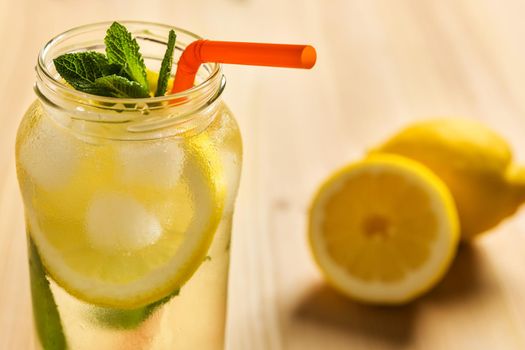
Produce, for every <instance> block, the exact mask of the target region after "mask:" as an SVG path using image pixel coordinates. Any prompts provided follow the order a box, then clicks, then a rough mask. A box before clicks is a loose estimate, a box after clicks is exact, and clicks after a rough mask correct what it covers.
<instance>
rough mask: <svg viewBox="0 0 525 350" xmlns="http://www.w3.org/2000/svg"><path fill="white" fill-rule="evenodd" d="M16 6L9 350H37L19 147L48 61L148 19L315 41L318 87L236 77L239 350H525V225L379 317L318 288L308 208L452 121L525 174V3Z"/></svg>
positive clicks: (4, 330) (4, 159)
mask: <svg viewBox="0 0 525 350" xmlns="http://www.w3.org/2000/svg"><path fill="white" fill-rule="evenodd" d="M36 4H37V2H32V1H30V0H17V1H7V0H6V1H2V2H0V42H1V44H2V52H1V53H0V77H1V79H0V102H1V103H0V105H1V106H2V110H1V111H0V286H1V289H0V349H2V350H3V349H9V350H10V349H15V350H19V349H22V350H23V349H27V348H28V346H29V345H28V344H30V342H31V341H32V338H31V319H30V304H29V289H28V279H27V268H26V253H25V242H24V239H25V238H24V233H23V232H24V228H23V220H22V204H21V200H20V197H19V194H18V189H17V184H16V178H15V167H14V165H15V161H14V152H13V144H14V141H15V132H16V128H17V125H18V123H19V121H20V118H21V117H22V114H23V112H24V110H25V108H26V107H27V106H28V104H29V103H30V102H31V100H33V99H34V94H33V91H32V83H33V81H34V70H33V66H34V64H35V60H36V56H37V52H38V50H39V48H40V47H41V46H42V45H43V44H44V43H45V41H46V40H48V39H49V38H50V37H51V36H53V35H55V34H57V33H59V32H61V31H63V30H65V29H67V28H70V27H73V26H75V25H78V24H82V23H89V22H95V21H101V20H111V19H118V18H133V19H143V20H151V21H158V22H166V23H172V24H174V25H177V26H180V27H185V28H190V29H192V30H193V31H195V32H197V33H200V34H202V35H204V36H206V37H209V38H215V39H223V40H252V41H271V42H290V43H311V44H313V45H314V46H315V47H316V48H317V50H318V54H319V59H318V63H317V66H316V67H315V69H314V70H313V71H309V72H307V71H292V70H284V69H267V68H246V67H233V66H231V67H226V69H225V70H226V74H227V77H228V87H227V92H226V96H225V98H226V99H227V100H228V103H229V105H230V107H231V108H232V109H233V110H234V112H235V113H236V115H237V117H238V120H239V123H240V124H241V128H242V132H243V135H244V142H245V164H244V171H243V179H242V185H241V190H240V195H239V200H238V205H237V215H236V218H235V227H234V234H235V241H234V245H233V260H232V268H231V294H230V296H231V302H230V305H229V306H230V309H229V326H228V339H229V344H230V346H229V349H236V350H237V349H240V350H245V349H250V350H259V349H260V350H268V349H269V350H274V349H276V350H279V349H301V350H308V349H316V350H317V349H326V350H332V349H333V350H339V349H366V350H375V349H425V350H433V349H436V350H437V349H478V350H482V349H491V350H492V349H502V350H518V349H525V273H524V272H523V268H524V266H525V215H523V213H521V214H518V215H516V216H515V217H514V218H512V219H511V220H508V221H506V222H505V223H504V224H503V225H501V226H500V227H499V228H497V229H496V230H494V232H492V233H491V234H490V235H487V236H485V237H482V238H481V239H479V241H477V242H476V243H475V244H474V245H472V246H471V247H466V248H462V249H461V251H460V253H459V256H458V257H457V260H456V261H455V263H454V265H453V267H452V269H451V271H450V273H449V274H448V275H447V276H446V278H445V280H444V281H443V282H442V283H441V284H440V285H439V286H438V287H437V288H436V289H434V290H433V291H432V292H431V293H430V294H428V295H426V296H425V297H423V298H421V299H419V300H418V301H417V302H415V303H412V304H410V305H407V306H404V307H388V308H383V307H370V306H363V305H360V304H357V303H354V302H352V301H348V300H346V299H344V298H342V297H341V296H339V295H337V294H336V293H335V292H333V291H332V290H331V289H330V288H328V287H327V286H326V285H325V283H324V282H323V281H322V279H321V278H320V275H319V272H318V271H317V269H316V268H315V266H314V265H313V263H312V259H311V258H310V255H309V252H308V247H307V244H306V240H305V221H306V214H305V211H306V207H307V205H308V202H309V200H310V198H311V195H312V193H313V191H314V190H315V188H316V186H318V184H319V183H320V181H321V180H322V179H323V178H324V177H325V176H326V175H327V174H328V173H329V172H330V171H331V170H333V169H334V168H335V167H338V166H340V165H342V164H345V163H346V162H348V161H351V160H354V159H357V158H359V157H360V156H361V155H362V154H363V152H364V151H365V150H366V149H367V148H369V147H371V146H372V145H374V144H376V143H377V142H379V141H380V140H382V139H383V138H385V137H386V136H387V135H389V134H390V133H392V132H393V131H395V130H396V129H397V128H399V127H401V126H403V125H405V124H407V123H409V122H411V121H414V120H417V119H421V118H426V117H429V116H436V115H454V116H467V117H471V118H475V119H479V120H481V121H483V122H485V123H486V124H488V125H490V126H491V127H493V128H494V129H496V130H498V131H499V132H500V133H501V134H503V135H504V136H505V137H506V138H507V139H508V140H509V141H510V142H511V143H512V145H513V146H514V149H515V151H516V155H517V157H518V158H519V159H521V160H524V159H525V137H524V136H525V39H524V38H525V21H523V18H524V16H525V1H523V0H522V1H519V0H506V1H501V0H461V1H460V0H411V1H408V0H407V1H405V0H396V1H393V0H362V1H358V0H330V1H323V0H303V1H299V0H293V1H280V0H228V1H226V0H223V1H212V0H209V1H204V0H201V1H187V0H186V1H176V0H169V1H148V2H146V1H142V2H131V1H129V2H127V1H116V0H106V1H93V2H91V3H90V4H89V5H87V3H86V2H85V1H80V0H67V1H51V0H42V1H39V2H38V4H39V5H38V6H37V5H36Z"/></svg>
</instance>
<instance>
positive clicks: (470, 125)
mask: <svg viewBox="0 0 525 350" xmlns="http://www.w3.org/2000/svg"><path fill="white" fill-rule="evenodd" d="M371 153H392V154H398V155H402V156H405V157H408V158H411V159H414V160H416V161H418V162H420V163H422V164H424V165H425V166H427V167H428V168H429V169H430V170H432V171H433V172H434V173H435V174H436V175H437V176H438V177H439V178H441V180H442V181H443V182H444V183H445V184H446V185H447V186H448V188H449V190H450V192H451V193H452V196H453V197H454V201H455V202H456V207H457V210H458V214H459V219H460V225H461V236H462V239H463V240H470V239H472V238H473V237H475V236H477V235H478V234H480V233H481V232H484V231H486V230H488V229H490V228H492V227H494V226H496V225H497V224H498V223H500V222H501V221H502V220H503V219H505V218H506V217H508V216H510V215H512V214H513V213H514V212H515V211H516V210H517V208H518V207H519V205H520V204H521V203H522V202H523V201H525V169H524V168H523V167H519V166H517V165H516V164H514V163H513V159H512V158H513V157H512V151H511V149H510V147H509V145H508V144H507V142H506V141H505V140H504V139H503V138H502V137H501V136H499V135H498V134H497V133H495V132H494V131H493V130H491V129H489V128H488V127H486V126H484V125H483V124H481V123H479V122H476V121H472V120H467V119H459V118H458V119H452V118H447V119H434V120H428V121H423V122H418V123H415V124H413V125H410V126H408V127H407V128H405V129H403V130H401V131H400V132H399V133H397V134H396V135H394V136H393V137H392V138H390V139H389V140H387V141H386V142H385V143H384V144H383V145H382V146H380V147H378V148H376V149H374V150H372V151H371Z"/></svg>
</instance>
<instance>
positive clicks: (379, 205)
mask: <svg viewBox="0 0 525 350" xmlns="http://www.w3.org/2000/svg"><path fill="white" fill-rule="evenodd" d="M458 238H459V226H458V218H457V214H456V210H455V207H454V202H453V199H452V197H451V195H450V193H449V191H448V189H447V188H446V187H445V185H444V184H443V183H442V182H441V180H439V178H438V177H437V176H436V175H434V174H433V173H432V172H431V171H430V170H428V169H427V168H426V167H424V166H423V165H421V164H419V163H417V162H415V161H412V160H409V159H407V158H404V157H401V156H393V155H378V156H372V157H369V158H367V159H365V160H362V161H360V162H357V163H354V164H351V165H349V166H347V167H344V168H343V169H340V170H339V171H337V172H335V173H334V174H333V175H332V176H331V177H330V178H329V179H328V180H327V181H326V182H325V183H324V184H323V185H322V186H321V188H320V189H319V191H318V192H317V194H316V196H315V198H314V200H313V203H312V205H311V208H310V217H309V239H310V245H311V249H312V252H313V255H314V257H315V260H316V261H317V263H318V265H319V267H320V268H321V270H322V272H323V273H324V275H325V276H326V278H327V280H328V281H329V283H330V284H332V285H333V286H334V287H335V288H336V289H338V290H339V291H341V292H342V293H344V294H346V295H347V296H349V297H352V298H355V299H358V300H361V301H363V302H369V303H377V304H400V303H404V302H408V301H410V300H412V299H414V298H416V297H417V296H419V295H421V294H422V293H424V292H425V291H427V290H429V289H430V288H431V287H432V286H434V285H435V284H436V283H437V282H438V281H439V280H440V279H441V278H442V277H443V275H444V274H445V272H446V271H447V269H448V267H449V265H450V263H451V261H452V259H453V257H454V256H455V252H456V248H457V245H458Z"/></svg>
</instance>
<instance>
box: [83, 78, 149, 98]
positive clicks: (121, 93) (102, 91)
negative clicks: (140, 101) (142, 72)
mask: <svg viewBox="0 0 525 350" xmlns="http://www.w3.org/2000/svg"><path fill="white" fill-rule="evenodd" d="M84 91H85V92H89V93H90V94H94V95H99V96H111V97H119V98H126V97H128V98H129V97H131V98H137V97H149V93H148V91H147V90H144V88H143V87H142V86H141V85H140V84H139V83H137V82H136V81H131V80H129V79H127V78H124V77H121V76H119V75H116V74H113V75H108V76H105V77H100V78H98V79H96V80H95V81H94V82H93V84H92V85H91V86H89V87H86V88H85V90H84Z"/></svg>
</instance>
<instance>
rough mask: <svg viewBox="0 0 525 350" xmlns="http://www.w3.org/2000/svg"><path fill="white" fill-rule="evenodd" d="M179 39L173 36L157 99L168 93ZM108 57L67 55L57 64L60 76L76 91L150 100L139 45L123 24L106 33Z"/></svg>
mask: <svg viewBox="0 0 525 350" xmlns="http://www.w3.org/2000/svg"><path fill="white" fill-rule="evenodd" d="M175 39H176V35H175V32H174V31H173V30H171V31H170V33H169V39H168V45H167V48H166V53H165V54H164V59H163V60H162V64H161V69H160V72H159V78H158V82H157V89H156V91H155V96H162V95H164V94H165V92H166V90H167V85H168V81H169V77H170V74H171V66H172V64H173V50H174V48H175ZM104 42H105V43H106V55H104V54H102V53H100V52H95V51H85V52H76V53H67V54H64V55H61V56H59V57H57V58H55V59H54V60H53V62H54V64H55V67H56V70H57V72H58V73H59V74H60V76H61V77H62V78H63V79H64V80H65V81H66V82H67V83H68V84H69V85H71V86H72V87H73V88H75V89H76V90H79V91H83V92H87V93H90V94H93V95H99V96H109V97H117V98H145V97H150V91H149V87H148V79H147V73H146V65H145V64H144V59H143V58H142V55H141V54H140V51H139V45H138V43H137V41H136V40H135V39H134V38H133V37H132V35H131V33H130V32H129V31H128V30H127V29H126V27H124V26H123V25H122V24H120V23H117V22H113V24H112V25H111V26H110V27H109V29H108V30H107V32H106V37H105V39H104Z"/></svg>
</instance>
